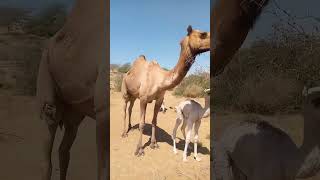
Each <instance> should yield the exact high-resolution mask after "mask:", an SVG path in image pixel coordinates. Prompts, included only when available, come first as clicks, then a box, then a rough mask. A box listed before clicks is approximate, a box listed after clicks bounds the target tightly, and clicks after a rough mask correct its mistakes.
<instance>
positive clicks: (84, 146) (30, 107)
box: [0, 96, 96, 180]
mask: <svg viewBox="0 0 320 180" xmlns="http://www.w3.org/2000/svg"><path fill="white" fill-rule="evenodd" d="M36 117H37V114H36V113H35V100H34V97H26V96H0V169H1V170H0V179H3V180H21V179H25V180H29V179H30V180H31V179H39V177H40V171H39V164H40V158H39V157H40V156H39V155H40V152H41V151H40V143H41V141H40V137H41V136H42V134H43V131H42V130H41V125H40V124H41V123H40V122H39V119H37V118H36ZM61 139H62V131H61V130H60V129H59V130H58V131H57V135H56V141H55V145H54V149H53V158H52V160H53V175H52V176H53V179H52V180H58V179H59V165H58V146H59V143H60V141H61ZM95 151H96V143H95V121H94V120H92V119H89V118H86V119H85V120H84V121H83V123H82V124H81V126H80V128H79V132H78V137H77V139H76V140H75V142H74V145H73V147H72V149H71V160H70V165H69V171H68V179H77V180H88V179H96V152H95Z"/></svg>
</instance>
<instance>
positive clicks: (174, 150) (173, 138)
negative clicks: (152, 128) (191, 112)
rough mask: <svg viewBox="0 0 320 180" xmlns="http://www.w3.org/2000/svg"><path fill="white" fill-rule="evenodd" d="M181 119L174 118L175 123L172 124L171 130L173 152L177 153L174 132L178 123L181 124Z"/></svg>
mask: <svg viewBox="0 0 320 180" xmlns="http://www.w3.org/2000/svg"><path fill="white" fill-rule="evenodd" d="M181 122H182V120H181V119H180V118H179V117H178V118H177V119H176V124H175V125H174V128H173V132H172V140H173V153H174V154H177V153H178V152H177V148H176V133H177V129H178V127H179V125H180V124H181Z"/></svg>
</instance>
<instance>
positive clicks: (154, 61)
mask: <svg viewBox="0 0 320 180" xmlns="http://www.w3.org/2000/svg"><path fill="white" fill-rule="evenodd" d="M151 63H152V64H156V65H159V63H158V62H157V61H156V60H152V61H151Z"/></svg>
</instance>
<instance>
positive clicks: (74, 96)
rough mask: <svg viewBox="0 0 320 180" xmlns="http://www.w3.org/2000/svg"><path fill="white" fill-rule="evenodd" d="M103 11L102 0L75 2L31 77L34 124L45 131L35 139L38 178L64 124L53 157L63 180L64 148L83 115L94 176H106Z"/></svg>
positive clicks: (47, 169)
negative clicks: (92, 124) (91, 129)
mask: <svg viewBox="0 0 320 180" xmlns="http://www.w3.org/2000/svg"><path fill="white" fill-rule="evenodd" d="M107 9H109V3H107V1H105V0H92V1H88V0H77V1H76V2H75V6H74V7H73V9H72V11H71V13H70V15H69V17H68V19H67V21H66V23H65V24H64V26H63V27H62V29H61V30H60V31H59V32H57V33H56V34H55V35H54V36H53V37H52V38H51V39H50V40H49V41H48V45H47V47H46V48H45V50H44V52H43V57H42V59H41V63H40V67H39V68H40V69H39V74H38V81H37V104H38V110H39V112H38V113H39V118H40V119H41V120H39V122H40V123H42V125H43V126H42V127H43V128H44V132H46V133H45V134H44V135H43V136H41V137H40V138H41V140H42V142H43V146H42V152H43V154H42V155H41V158H42V163H41V169H42V171H41V172H42V178H41V179H42V180H50V179H51V174H52V163H51V152H52V146H53V142H54V138H55V133H56V130H57V127H58V125H60V126H61V127H62V126H64V128H65V132H64V136H63V140H62V142H61V145H60V147H59V161H60V179H61V180H65V179H66V176H67V169H68V164H69V159H70V148H71V146H72V144H73V142H74V140H75V138H76V135H77V130H78V127H79V124H80V123H81V122H82V120H83V118H84V117H85V116H89V117H91V118H93V119H95V120H96V138H97V139H96V141H97V162H98V166H97V167H98V178H97V179H99V180H106V179H107V177H108V171H109V167H108V166H109V164H108V163H107V140H108V127H109V123H108V121H107V114H108V108H107V102H108V101H109V99H108V98H109V97H108V96H107V92H108V87H107V84H108V83H107V82H108V76H107V73H106V71H107V63H106V62H107V61H108V59H107V58H108V57H109V55H108V54H109V51H108V49H109V48H108V47H107V43H106V42H107V41H108V39H107V34H108V33H109V32H108V31H109V28H107V25H108V19H107V14H106V12H107ZM92 179H93V177H92Z"/></svg>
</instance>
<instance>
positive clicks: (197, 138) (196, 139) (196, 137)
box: [194, 135, 199, 143]
mask: <svg viewBox="0 0 320 180" xmlns="http://www.w3.org/2000/svg"><path fill="white" fill-rule="evenodd" d="M198 142H199V136H198V135H195V136H194V143H198Z"/></svg>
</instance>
